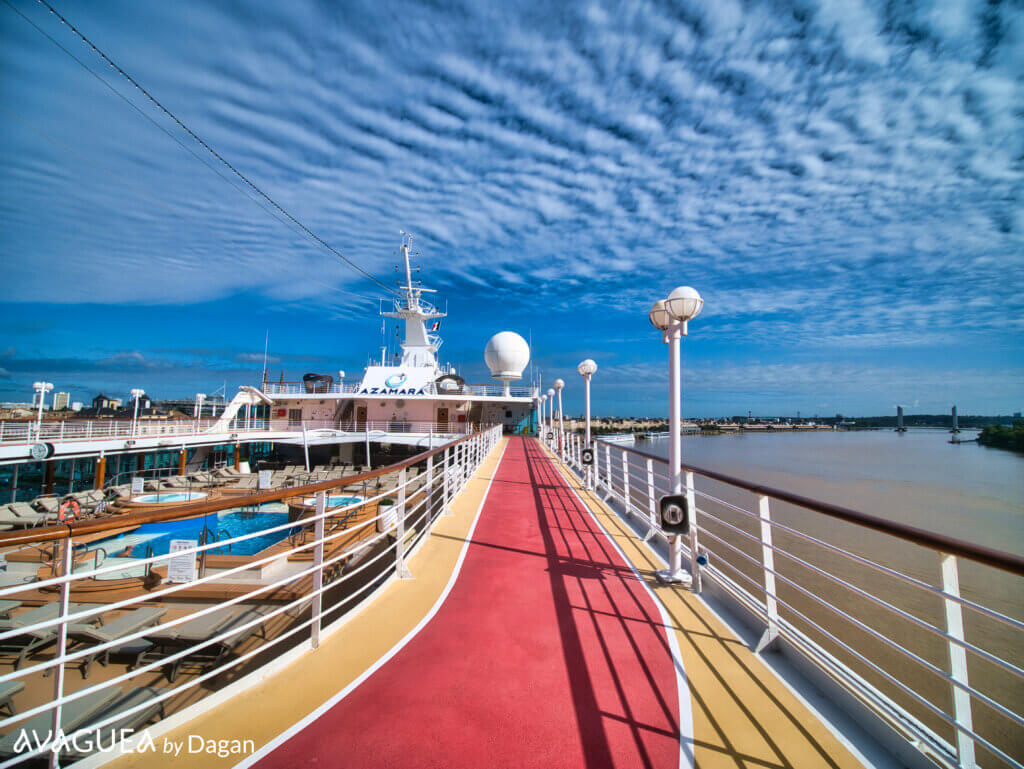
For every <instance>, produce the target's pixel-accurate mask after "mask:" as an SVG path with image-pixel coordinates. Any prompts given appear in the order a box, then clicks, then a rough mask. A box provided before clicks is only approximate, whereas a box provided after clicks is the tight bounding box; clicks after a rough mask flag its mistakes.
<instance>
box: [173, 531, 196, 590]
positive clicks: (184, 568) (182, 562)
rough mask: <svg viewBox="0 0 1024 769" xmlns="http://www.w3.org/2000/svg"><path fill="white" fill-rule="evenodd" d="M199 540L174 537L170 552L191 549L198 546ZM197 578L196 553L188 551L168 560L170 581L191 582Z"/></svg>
mask: <svg viewBox="0 0 1024 769" xmlns="http://www.w3.org/2000/svg"><path fill="white" fill-rule="evenodd" d="M198 546H199V542H198V541H196V540H194V539H172V540H171V547H170V550H169V551H168V552H170V553H180V552H181V551H182V550H190V549H192V548H194V547H198ZM195 578H196V554H195V553H186V554H185V555H175V556H174V557H172V558H171V559H170V560H169V561H168V562H167V581H168V582H191V581H193V580H194V579H195Z"/></svg>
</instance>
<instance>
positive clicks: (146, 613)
mask: <svg viewBox="0 0 1024 769" xmlns="http://www.w3.org/2000/svg"><path fill="white" fill-rule="evenodd" d="M166 613H167V609H165V608H163V607H159V606H144V607H142V608H140V609H136V610H135V611H133V612H131V613H129V614H125V615H124V616H122V617H118V618H117V619H115V620H112V621H111V622H109V623H107V624H105V625H103V626H102V627H96V626H94V625H88V624H77V623H76V624H72V625H68V639H69V640H71V641H74V642H75V643H77V644H82V645H86V644H102V643H109V642H110V641H116V640H117V639H119V638H122V637H123V636H126V635H129V634H130V633H135V632H137V631H139V630H142V629H143V628H146V627H149V626H150V625H155V624H156V623H157V622H159V621H160V618H161V617H162V616H164V614H166ZM128 643H129V644H132V643H135V644H138V639H136V640H135V641H129V642H128ZM118 652H119V648H118V647H117V646H112V647H110V648H108V649H105V650H104V651H102V652H97V653H96V654H90V655H88V656H87V657H83V658H82V668H81V670H82V678H88V677H89V671H90V669H91V668H92V663H93V661H94V660H98V661H99V663H100V664H101V665H106V664H107V663H108V662H110V655H111V654H117V653H118Z"/></svg>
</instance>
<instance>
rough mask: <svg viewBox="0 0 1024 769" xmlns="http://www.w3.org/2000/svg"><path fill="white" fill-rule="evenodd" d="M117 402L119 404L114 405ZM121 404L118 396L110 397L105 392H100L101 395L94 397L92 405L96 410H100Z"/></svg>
mask: <svg viewBox="0 0 1024 769" xmlns="http://www.w3.org/2000/svg"><path fill="white" fill-rule="evenodd" d="M115 403H116V404H117V405H116V406H115V405H114V404H115ZM120 405H121V401H119V400H118V399H117V398H108V397H107V396H106V395H104V394H103V393H100V394H99V395H97V396H96V397H95V398H93V399H92V407H93V408H94V409H95V410H96V411H99V410H100V409H113V408H117V406H120Z"/></svg>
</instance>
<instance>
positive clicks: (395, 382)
mask: <svg viewBox="0 0 1024 769" xmlns="http://www.w3.org/2000/svg"><path fill="white" fill-rule="evenodd" d="M406 378H407V377H406V376H405V374H392V375H391V376H389V377H388V378H387V379H385V380H384V384H385V386H387V387H401V386H402V385H403V384H405V380H406Z"/></svg>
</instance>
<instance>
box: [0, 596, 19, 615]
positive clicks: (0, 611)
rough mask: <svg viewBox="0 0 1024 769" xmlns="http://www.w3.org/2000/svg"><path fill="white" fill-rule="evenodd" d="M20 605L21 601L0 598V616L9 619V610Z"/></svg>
mask: <svg viewBox="0 0 1024 769" xmlns="http://www.w3.org/2000/svg"><path fill="white" fill-rule="evenodd" d="M19 606H21V601H12V600H10V599H8V598H0V617H2V618H3V619H9V618H10V616H11V612H12V611H14V610H15V609H17V608H18V607H19Z"/></svg>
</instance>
